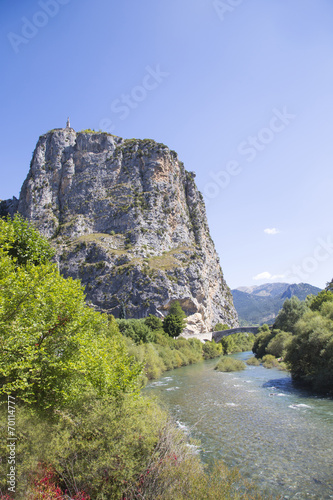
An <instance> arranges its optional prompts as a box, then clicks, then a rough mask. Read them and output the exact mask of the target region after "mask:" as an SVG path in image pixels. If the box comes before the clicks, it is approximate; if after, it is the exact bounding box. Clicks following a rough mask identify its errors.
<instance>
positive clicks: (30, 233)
mask: <svg viewBox="0 0 333 500" xmlns="http://www.w3.org/2000/svg"><path fill="white" fill-rule="evenodd" d="M0 248H2V249H3V250H4V251H5V252H6V254H7V255H9V256H10V257H11V258H12V259H13V261H14V262H15V263H16V264H17V265H18V266H21V265H26V264H27V263H30V264H35V265H37V264H42V263H45V262H48V261H49V260H50V259H51V258H52V257H53V256H54V253H55V252H54V250H53V248H52V247H51V246H50V244H49V242H48V241H47V239H46V238H44V237H43V236H42V235H41V234H40V233H39V232H38V231H37V229H35V228H34V227H33V226H32V225H31V224H29V222H27V221H26V220H24V219H23V217H22V216H21V215H18V214H16V215H15V216H14V218H13V219H11V218H10V217H9V216H8V217H7V219H0Z"/></svg>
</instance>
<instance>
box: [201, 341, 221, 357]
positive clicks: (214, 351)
mask: <svg viewBox="0 0 333 500" xmlns="http://www.w3.org/2000/svg"><path fill="white" fill-rule="evenodd" d="M202 352H203V357H204V359H213V358H217V357H218V356H221V354H222V353H223V347H222V344H221V343H220V342H219V343H217V344H216V343H215V342H214V340H213V341H212V342H205V343H204V344H203V346H202Z"/></svg>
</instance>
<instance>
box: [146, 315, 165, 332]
mask: <svg viewBox="0 0 333 500" xmlns="http://www.w3.org/2000/svg"><path fill="white" fill-rule="evenodd" d="M144 323H145V325H147V326H148V328H150V329H151V330H162V328H163V321H162V320H161V319H160V318H158V317H157V316H154V315H153V314H149V316H148V318H145V320H144Z"/></svg>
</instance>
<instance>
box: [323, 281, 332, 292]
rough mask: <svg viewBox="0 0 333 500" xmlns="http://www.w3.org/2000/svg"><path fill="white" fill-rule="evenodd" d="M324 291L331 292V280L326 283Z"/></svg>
mask: <svg viewBox="0 0 333 500" xmlns="http://www.w3.org/2000/svg"><path fill="white" fill-rule="evenodd" d="M325 290H327V291H329V292H333V278H332V279H331V281H328V282H327V283H326V287H325Z"/></svg>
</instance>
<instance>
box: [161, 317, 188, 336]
mask: <svg viewBox="0 0 333 500" xmlns="http://www.w3.org/2000/svg"><path fill="white" fill-rule="evenodd" d="M184 328H185V322H184V320H183V319H182V318H180V317H179V316H176V315H175V314H168V316H166V317H165V318H164V320H163V330H164V331H165V333H167V334H168V335H170V337H179V335H180V334H181V333H182V331H183V330H184Z"/></svg>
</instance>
